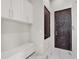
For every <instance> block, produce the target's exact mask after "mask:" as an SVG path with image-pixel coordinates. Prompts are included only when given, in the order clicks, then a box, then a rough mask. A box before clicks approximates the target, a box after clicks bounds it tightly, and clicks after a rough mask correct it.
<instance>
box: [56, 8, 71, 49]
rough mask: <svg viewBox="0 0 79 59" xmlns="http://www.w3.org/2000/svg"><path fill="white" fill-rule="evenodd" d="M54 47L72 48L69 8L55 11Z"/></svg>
mask: <svg viewBox="0 0 79 59" xmlns="http://www.w3.org/2000/svg"><path fill="white" fill-rule="evenodd" d="M55 47H56V48H61V49H66V50H72V21H71V8H68V9H64V10H60V11H56V12H55Z"/></svg>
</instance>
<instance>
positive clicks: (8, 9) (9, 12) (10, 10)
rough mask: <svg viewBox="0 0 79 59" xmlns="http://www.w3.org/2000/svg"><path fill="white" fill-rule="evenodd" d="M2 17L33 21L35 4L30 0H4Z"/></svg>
mask: <svg viewBox="0 0 79 59" xmlns="http://www.w3.org/2000/svg"><path fill="white" fill-rule="evenodd" d="M1 9H2V15H1V16H2V17H4V18H10V19H11V20H16V21H20V22H25V23H32V19H33V17H32V13H33V6H32V4H31V3H30V2H29V1H28V0H2V8H1Z"/></svg>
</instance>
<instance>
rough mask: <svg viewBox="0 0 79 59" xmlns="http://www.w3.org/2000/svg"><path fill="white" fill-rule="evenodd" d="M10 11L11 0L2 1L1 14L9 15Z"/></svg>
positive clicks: (3, 15)
mask: <svg viewBox="0 0 79 59" xmlns="http://www.w3.org/2000/svg"><path fill="white" fill-rule="evenodd" d="M9 12H10V0H2V1H1V16H2V17H7V18H8V17H9Z"/></svg>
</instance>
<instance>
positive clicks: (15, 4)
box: [12, 0, 23, 21]
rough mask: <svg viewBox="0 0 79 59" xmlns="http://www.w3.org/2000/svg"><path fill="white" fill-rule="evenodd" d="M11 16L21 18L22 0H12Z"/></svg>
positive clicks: (16, 18)
mask: <svg viewBox="0 0 79 59" xmlns="http://www.w3.org/2000/svg"><path fill="white" fill-rule="evenodd" d="M12 8H13V17H14V19H15V20H19V21H20V20H22V16H23V0H12Z"/></svg>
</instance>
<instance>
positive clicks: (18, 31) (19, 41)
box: [1, 18, 30, 51]
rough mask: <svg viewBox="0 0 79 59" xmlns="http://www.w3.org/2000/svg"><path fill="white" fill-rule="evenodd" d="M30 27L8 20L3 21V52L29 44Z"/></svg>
mask: <svg viewBox="0 0 79 59" xmlns="http://www.w3.org/2000/svg"><path fill="white" fill-rule="evenodd" d="M29 33H30V25H29V24H25V23H20V22H16V21H13V20H10V19H9V20H8V19H4V18H2V19H1V44H2V46H1V47H2V51H7V50H11V49H14V48H16V47H18V46H21V45H23V44H25V43H27V42H28V41H29V40H30V38H29V35H30V34H29Z"/></svg>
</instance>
